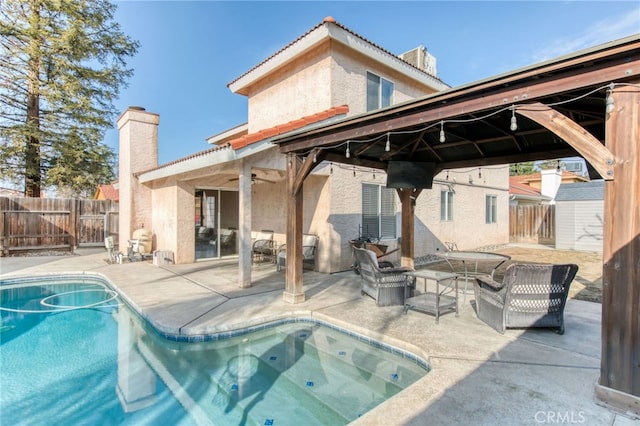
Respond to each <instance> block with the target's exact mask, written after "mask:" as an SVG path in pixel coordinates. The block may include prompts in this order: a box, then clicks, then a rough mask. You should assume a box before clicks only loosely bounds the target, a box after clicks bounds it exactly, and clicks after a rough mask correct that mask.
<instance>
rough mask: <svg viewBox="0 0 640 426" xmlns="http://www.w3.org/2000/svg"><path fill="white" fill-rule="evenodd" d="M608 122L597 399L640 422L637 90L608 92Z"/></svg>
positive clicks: (639, 132) (639, 110)
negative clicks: (610, 161) (610, 175)
mask: <svg viewBox="0 0 640 426" xmlns="http://www.w3.org/2000/svg"><path fill="white" fill-rule="evenodd" d="M637 83H640V81H638V82H637ZM612 96H613V100H614V105H615V108H614V110H613V111H611V113H610V114H609V117H608V119H607V121H606V128H605V133H606V140H607V147H608V148H609V149H610V150H611V152H613V154H614V155H615V157H616V159H617V160H618V161H616V162H615V164H614V166H613V167H614V168H615V175H616V178H615V179H614V180H609V181H607V182H605V191H604V241H603V262H604V266H603V274H602V287H603V288H602V352H601V353H602V355H601V365H600V380H599V383H598V385H597V387H596V394H597V396H598V397H599V398H600V399H601V400H602V401H603V402H604V403H605V404H607V405H610V406H612V407H614V408H616V409H619V410H624V411H625V412H631V413H634V414H635V415H636V416H640V262H639V261H638V259H640V210H639V207H638V206H640V149H639V145H638V141H640V118H639V117H640V88H638V87H631V86H622V87H619V88H615V89H614V90H613V91H612Z"/></svg>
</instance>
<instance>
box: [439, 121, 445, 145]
mask: <svg viewBox="0 0 640 426" xmlns="http://www.w3.org/2000/svg"><path fill="white" fill-rule="evenodd" d="M445 141H446V138H445V137H444V121H441V122H440V143H444V142H445Z"/></svg>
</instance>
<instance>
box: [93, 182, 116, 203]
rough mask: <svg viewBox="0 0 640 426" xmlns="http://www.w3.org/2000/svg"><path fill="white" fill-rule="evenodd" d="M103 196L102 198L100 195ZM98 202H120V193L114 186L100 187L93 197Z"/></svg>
mask: <svg viewBox="0 0 640 426" xmlns="http://www.w3.org/2000/svg"><path fill="white" fill-rule="evenodd" d="M101 194H102V198H100V195H101ZM93 198H95V199H96V200H100V199H104V200H114V201H119V200H120V191H118V190H117V189H116V188H115V187H114V186H113V185H112V184H106V185H99V186H98V189H96V194H95V196H94V197H93Z"/></svg>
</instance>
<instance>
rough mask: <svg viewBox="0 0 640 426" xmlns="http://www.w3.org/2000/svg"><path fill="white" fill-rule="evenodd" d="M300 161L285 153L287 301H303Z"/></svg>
mask: <svg viewBox="0 0 640 426" xmlns="http://www.w3.org/2000/svg"><path fill="white" fill-rule="evenodd" d="M300 169H301V162H300V159H298V157H296V155H295V154H287V269H286V282H285V290H284V294H283V295H282V296H283V299H284V301H285V302H287V303H301V302H304V300H305V297H304V291H303V290H302V194H303V192H302V186H299V187H296V178H297V176H298V173H299V171H300Z"/></svg>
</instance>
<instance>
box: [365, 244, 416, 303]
mask: <svg viewBox="0 0 640 426" xmlns="http://www.w3.org/2000/svg"><path fill="white" fill-rule="evenodd" d="M353 252H354V254H355V256H356V260H357V261H358V262H359V264H360V278H361V280H362V294H367V295H369V296H371V297H373V298H374V299H375V301H376V304H377V305H378V306H390V305H404V300H405V291H406V292H407V294H406V297H411V296H412V295H413V289H414V288H415V278H414V277H410V276H408V275H404V273H405V272H408V271H411V270H412V269H410V268H404V267H400V268H394V267H391V268H380V267H379V265H378V258H377V256H376V254H375V253H374V252H372V251H371V250H367V249H363V248H357V247H354V248H353Z"/></svg>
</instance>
